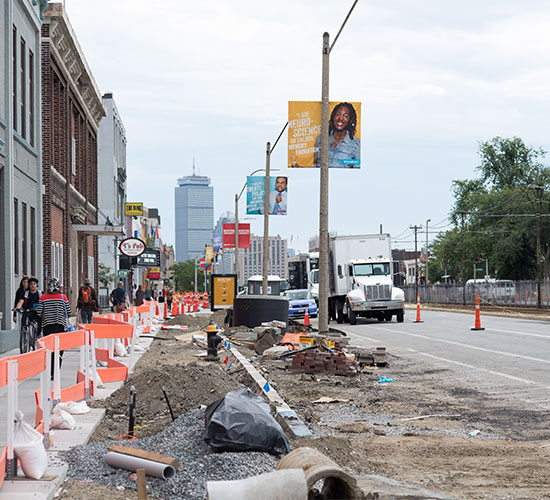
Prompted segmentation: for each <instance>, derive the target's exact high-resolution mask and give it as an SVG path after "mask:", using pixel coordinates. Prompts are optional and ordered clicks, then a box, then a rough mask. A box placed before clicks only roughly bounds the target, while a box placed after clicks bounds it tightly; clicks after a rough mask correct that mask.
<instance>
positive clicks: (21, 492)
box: [0, 323, 159, 500]
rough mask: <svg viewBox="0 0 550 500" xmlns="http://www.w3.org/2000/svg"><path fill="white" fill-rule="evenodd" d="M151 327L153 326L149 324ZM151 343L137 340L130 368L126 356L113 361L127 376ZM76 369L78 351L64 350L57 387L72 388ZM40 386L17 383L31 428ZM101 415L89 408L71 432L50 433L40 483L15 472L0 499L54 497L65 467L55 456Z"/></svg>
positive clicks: (2, 437)
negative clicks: (137, 349) (141, 348)
mask: <svg viewBox="0 0 550 500" xmlns="http://www.w3.org/2000/svg"><path fill="white" fill-rule="evenodd" d="M153 324H154V323H153ZM158 330H159V326H153V328H152V331H151V333H150V335H156V334H157V332H158ZM151 342H153V339H152V338H143V339H140V340H139V342H138V343H137V345H139V346H141V347H143V351H141V352H135V353H134V359H133V363H132V365H131V366H130V365H129V364H128V363H129V361H130V359H129V356H126V357H124V358H116V359H117V360H118V361H121V362H123V363H124V364H126V365H127V366H128V369H129V373H131V372H132V371H133V370H134V367H135V365H136V363H137V362H138V361H139V359H140V358H141V356H142V355H143V354H144V353H145V351H146V350H147V349H148V347H149V346H150V345H151ZM16 354H19V349H14V350H12V351H9V352H5V353H3V354H2V357H7V356H12V355H16ZM79 366H80V355H79V352H78V350H68V351H65V354H64V355H63V365H62V367H61V387H66V386H69V385H72V384H74V383H75V382H76V371H77V369H78V368H79ZM122 385H123V382H112V383H107V384H105V388H103V389H96V397H95V398H94V399H105V398H107V397H109V396H110V395H111V394H112V393H113V392H115V391H116V390H117V389H119V388H120V387H122ZM39 386H40V378H39V376H37V377H35V378H32V379H29V380H26V381H24V382H21V383H20V384H19V407H18V409H19V410H20V411H22V412H23V413H24V415H25V421H27V422H29V423H30V424H31V425H32V426H33V427H34V418H35V412H36V403H35V396H34V391H36V389H38V387H39ZM6 390H7V387H3V388H1V389H0V408H1V409H2V410H0V446H3V445H4V444H5V443H6V438H7V436H6V408H7V396H6ZM104 413H105V410H104V409H99V408H98V409H93V408H92V409H91V412H90V413H88V414H86V415H74V418H75V420H76V423H77V427H76V429H74V430H57V429H53V430H52V431H51V436H52V441H53V444H52V446H50V449H49V450H48V469H47V471H46V474H45V476H44V477H43V478H42V479H40V480H38V481H37V480H34V479H28V478H25V477H24V476H23V472H22V471H21V469H19V470H18V477H17V478H16V479H12V480H10V479H4V484H3V485H2V488H0V500H27V499H29V498H33V499H36V500H49V499H52V498H54V495H55V493H56V491H57V490H58V489H59V487H60V486H61V485H62V484H63V481H64V480H65V477H66V475H67V464H66V463H64V462H63V461H62V460H61V458H60V457H59V452H60V451H65V450H68V449H70V448H72V447H73V446H77V445H79V444H84V443H86V442H87V441H88V439H89V438H90V436H91V435H92V433H93V432H94V430H95V429H96V427H97V426H98V425H99V424H100V422H101V420H102V419H103V415H104Z"/></svg>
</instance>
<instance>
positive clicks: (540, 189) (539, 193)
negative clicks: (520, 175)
mask: <svg viewBox="0 0 550 500" xmlns="http://www.w3.org/2000/svg"><path fill="white" fill-rule="evenodd" d="M531 187H532V188H533V189H534V190H535V196H536V204H537V205H536V211H535V216H536V218H537V308H538V309H540V308H541V307H542V304H541V297H540V199H541V197H542V192H543V191H544V187H543V186H531Z"/></svg>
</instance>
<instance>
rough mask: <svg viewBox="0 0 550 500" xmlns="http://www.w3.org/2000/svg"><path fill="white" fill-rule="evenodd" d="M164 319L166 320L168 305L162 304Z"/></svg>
mask: <svg viewBox="0 0 550 500" xmlns="http://www.w3.org/2000/svg"><path fill="white" fill-rule="evenodd" d="M164 319H168V303H167V302H165V303H164Z"/></svg>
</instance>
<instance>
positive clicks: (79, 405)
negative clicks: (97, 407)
mask: <svg viewBox="0 0 550 500" xmlns="http://www.w3.org/2000/svg"><path fill="white" fill-rule="evenodd" d="M56 408H59V409H60V410H64V411H66V412H68V413H70V414H71V415H84V414H85V413H90V408H88V405H87V404H86V401H78V402H77V401H67V402H66V403H58V404H57V406H56V407H55V408H54V411H55V409H56Z"/></svg>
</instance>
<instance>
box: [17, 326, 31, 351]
mask: <svg viewBox="0 0 550 500" xmlns="http://www.w3.org/2000/svg"><path fill="white" fill-rule="evenodd" d="M19 351H20V352H21V354H25V353H26V352H29V327H28V326H27V325H25V326H22V327H21V331H20V332H19Z"/></svg>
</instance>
